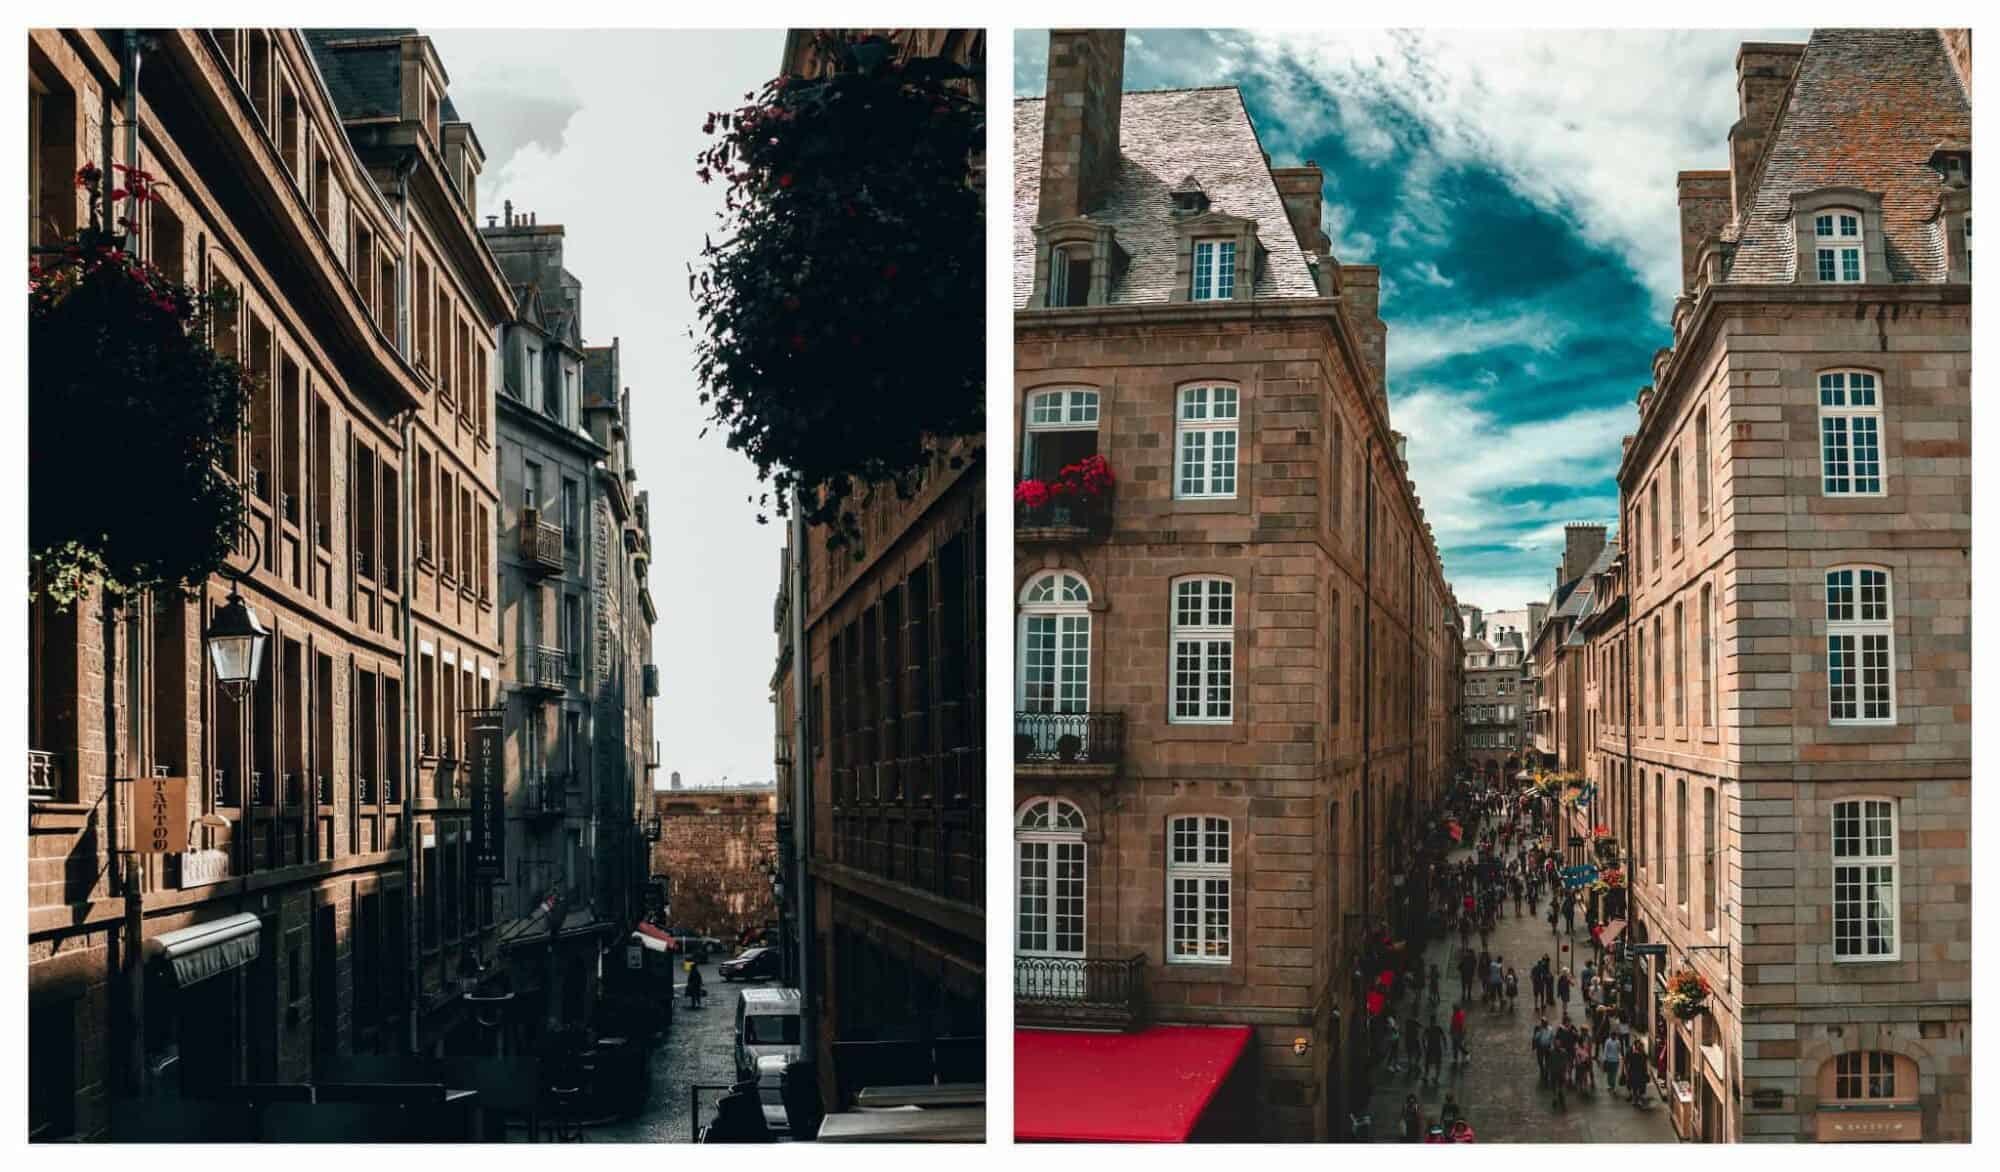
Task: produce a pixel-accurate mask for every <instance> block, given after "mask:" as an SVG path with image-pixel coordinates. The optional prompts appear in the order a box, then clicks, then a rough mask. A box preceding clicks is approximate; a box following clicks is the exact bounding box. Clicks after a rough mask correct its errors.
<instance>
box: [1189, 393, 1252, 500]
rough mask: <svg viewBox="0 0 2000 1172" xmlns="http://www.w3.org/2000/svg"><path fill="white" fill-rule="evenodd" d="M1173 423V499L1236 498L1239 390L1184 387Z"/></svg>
mask: <svg viewBox="0 0 2000 1172" xmlns="http://www.w3.org/2000/svg"><path fill="white" fill-rule="evenodd" d="M1174 420H1175V424H1174V431H1175V438H1174V451H1175V453H1176V455H1175V457H1174V496H1175V497H1176V498H1177V499H1180V500H1203V499H1209V500H1221V499H1228V498H1231V497H1234V496H1235V495H1236V427H1237V422H1238V413H1237V394H1236V388H1235V387H1230V386H1219V387H1216V386H1203V387H1182V388H1181V391H1180V395H1179V396H1178V400H1177V408H1176V410H1175V412H1174Z"/></svg>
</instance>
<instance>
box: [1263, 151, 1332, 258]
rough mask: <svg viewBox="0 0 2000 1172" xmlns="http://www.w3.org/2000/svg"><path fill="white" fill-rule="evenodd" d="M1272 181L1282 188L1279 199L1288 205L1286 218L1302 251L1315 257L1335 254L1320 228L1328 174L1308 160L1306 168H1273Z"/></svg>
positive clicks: (1329, 241) (1279, 191)
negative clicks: (1289, 221) (1290, 223)
mask: <svg viewBox="0 0 2000 1172" xmlns="http://www.w3.org/2000/svg"><path fill="white" fill-rule="evenodd" d="M1271 180H1272V182H1274V183H1276V184H1277V185H1278V198H1279V199H1282V200H1284V201H1285V216H1286V218H1287V219H1289V220H1291V222H1292V232H1293V233H1294V234H1295V235H1297V236H1298V238H1299V247H1300V248H1303V249H1305V250H1306V251H1307V252H1310V253H1312V254H1313V255H1314V256H1325V255H1326V254H1327V253H1329V252H1331V251H1333V241H1332V240H1329V239H1328V238H1327V235H1326V233H1325V232H1323V231H1321V230H1320V225H1319V216H1320V209H1321V208H1322V207H1323V206H1324V198H1325V197H1324V196H1323V195H1322V192H1323V190H1324V188H1325V185H1326V173H1325V172H1323V171H1321V170H1320V169H1319V164H1318V163H1315V162H1313V161H1312V160H1311V159H1307V160H1306V163H1305V166H1303V167H1273V168H1271Z"/></svg>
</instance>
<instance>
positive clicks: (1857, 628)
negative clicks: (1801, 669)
mask: <svg viewBox="0 0 2000 1172" xmlns="http://www.w3.org/2000/svg"><path fill="white" fill-rule="evenodd" d="M1894 619H1895V610H1894V607H1893V603H1892V600H1891V598H1890V589H1889V571H1887V570H1884V569H1880V568H1878V567H1874V566H1840V567H1837V568H1835V569H1832V570H1829V571H1827V575H1826V692H1827V717H1828V719H1830V720H1831V721H1832V722H1833V723H1835V724H1894V723H1896V672H1895V632H1894V630H1893V626H1894Z"/></svg>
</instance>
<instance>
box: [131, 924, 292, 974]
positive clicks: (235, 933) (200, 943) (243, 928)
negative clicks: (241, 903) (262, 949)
mask: <svg viewBox="0 0 2000 1172" xmlns="http://www.w3.org/2000/svg"><path fill="white" fill-rule="evenodd" d="M263 924H264V922H263V921H262V920H260V919H259V918H258V917H257V915H256V914H255V913H253V912H243V913H241V914H238V915H234V916H224V917H223V918H222V919H219V920H210V921H209V922H207V923H205V924H195V925H193V926H192V927H187V928H181V929H179V930H177V931H173V932H164V933H161V934H160V935H158V936H153V937H150V938H148V939H147V941H146V961H147V963H149V964H155V965H158V966H160V967H161V968H163V969H164V970H166V971H167V972H170V973H172V974H173V978H174V983H175V984H176V985H179V986H180V987H181V988H183V989H185V988H187V987H188V986H189V985H192V984H194V983H196V982H197V981H206V980H207V979H208V978H210V977H213V976H218V975H220V974H222V973H226V972H229V971H230V970H232V969H239V968H242V967H243V966H244V965H247V964H249V963H250V962H251V961H253V960H256V959H257V952H258V946H259V941H260V940H261V939H262V937H263V933H262V931H260V929H261V928H262V927H263Z"/></svg>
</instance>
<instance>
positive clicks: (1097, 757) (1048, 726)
mask: <svg viewBox="0 0 2000 1172" xmlns="http://www.w3.org/2000/svg"><path fill="white" fill-rule="evenodd" d="M1124 753H1125V714H1124V713H1122V712H1016V713H1015V714H1014V763H1015V764H1016V765H1099V766H1104V765H1116V764H1118V763H1119V761H1120V760H1121V759H1122V758H1123V756H1124Z"/></svg>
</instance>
